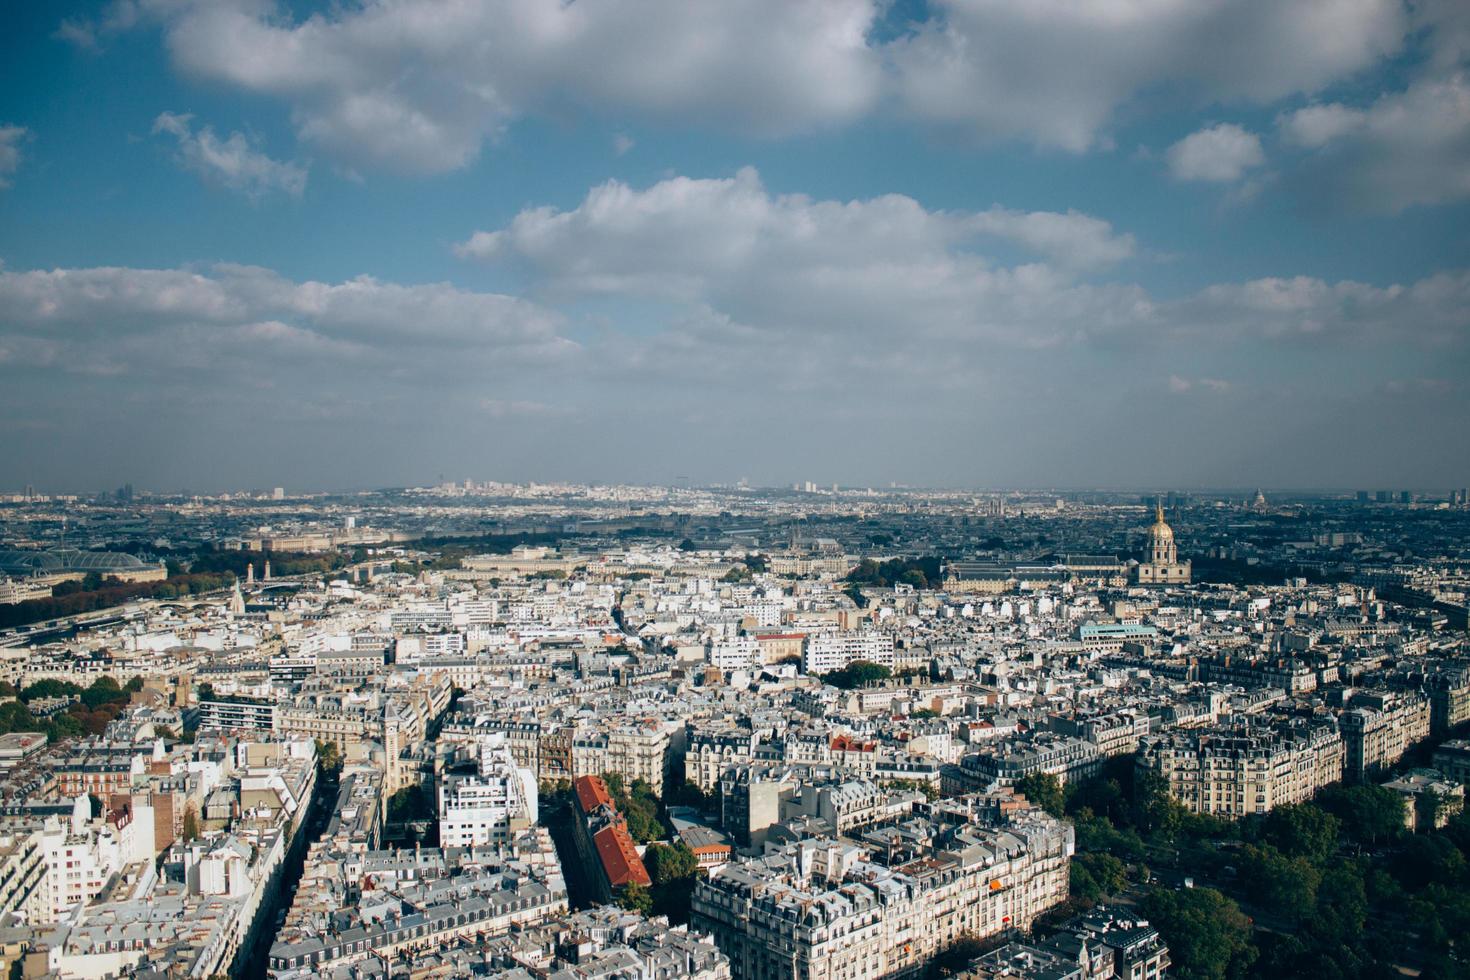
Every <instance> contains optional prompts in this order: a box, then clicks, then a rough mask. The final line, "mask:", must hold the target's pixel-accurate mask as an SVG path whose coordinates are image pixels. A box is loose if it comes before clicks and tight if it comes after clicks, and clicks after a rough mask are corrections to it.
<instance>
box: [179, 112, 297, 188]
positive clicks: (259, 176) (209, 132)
mask: <svg viewBox="0 0 1470 980" xmlns="http://www.w3.org/2000/svg"><path fill="white" fill-rule="evenodd" d="M192 119H193V117H192V116H189V115H179V114H177V113H172V112H165V113H161V114H160V115H159V117H158V118H157V119H155V120H154V122H153V132H154V134H155V135H156V134H159V133H167V134H168V135H170V136H172V137H174V139H175V140H177V141H178V148H179V149H178V158H179V163H180V165H182V166H183V167H185V168H186V169H189V170H192V171H194V172H195V173H197V174H199V175H200V176H201V177H203V178H204V179H205V180H207V181H211V182H213V183H217V184H220V185H221V186H223V187H227V188H229V189H230V190H234V191H240V192H241V193H243V194H245V195H246V196H247V197H250V198H252V199H259V198H261V197H263V196H264V195H266V194H268V193H270V192H271V191H277V190H278V191H281V192H283V193H285V194H289V195H290V196H291V197H300V196H301V195H302V193H303V192H304V191H305V190H306V168H305V167H303V166H300V165H298V164H295V163H283V162H280V161H278V160H272V159H271V158H270V157H268V156H266V155H265V154H264V153H262V152H260V151H259V150H257V149H255V148H254V147H253V146H252V145H251V141H250V140H249V139H247V138H246V137H245V134H244V133H239V132H236V133H231V134H230V135H229V137H228V138H226V139H220V138H219V137H218V136H216V135H215V133H214V130H213V129H211V128H210V127H208V126H204V127H201V128H200V129H199V131H198V132H197V133H196V132H194V131H193V129H192V128H191V127H190V122H191V121H192Z"/></svg>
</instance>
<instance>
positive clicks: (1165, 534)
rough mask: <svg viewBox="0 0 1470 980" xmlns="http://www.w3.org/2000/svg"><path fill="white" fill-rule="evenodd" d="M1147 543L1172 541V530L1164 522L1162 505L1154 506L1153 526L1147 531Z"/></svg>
mask: <svg viewBox="0 0 1470 980" xmlns="http://www.w3.org/2000/svg"><path fill="white" fill-rule="evenodd" d="M1148 539H1149V541H1158V542H1163V541H1173V540H1174V529H1173V528H1172V527H1170V526H1169V525H1168V524H1167V523H1166V522H1165V521H1164V507H1163V505H1162V504H1159V505H1157V506H1156V509H1155V511H1154V523H1153V526H1152V527H1150V528H1149V529H1148Z"/></svg>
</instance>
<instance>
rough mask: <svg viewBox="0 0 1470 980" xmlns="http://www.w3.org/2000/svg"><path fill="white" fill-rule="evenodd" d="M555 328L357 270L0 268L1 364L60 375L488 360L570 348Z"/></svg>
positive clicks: (515, 303)
mask: <svg viewBox="0 0 1470 980" xmlns="http://www.w3.org/2000/svg"><path fill="white" fill-rule="evenodd" d="M560 325H561V318H560V317H559V316H558V315H556V314H554V313H552V312H550V311H548V310H545V309H542V308H540V307H538V306H536V305H535V304H532V303H528V302H526V301H524V300H521V299H517V298H515V297H511V296H502V295H497V294H487V293H471V292H466V291H463V290H460V289H457V288H455V287H453V286H449V285H447V284H431V285H422V286H405V285H398V284H394V283H385V282H381V281H379V280H376V279H373V278H371V277H367V276H362V277H358V278H356V279H349V280H347V281H345V282H341V283H322V282H313V281H307V282H293V281H291V280H289V279H286V278H283V277H282V276H280V275H277V274H276V273H274V272H271V271H270V270H267V269H261V268H257V267H252V266H234V265H217V266H213V267H211V268H209V269H206V270H203V271H195V270H189V269H130V268H109V267H101V268H89V269H52V270H33V271H27V272H7V271H0V340H3V341H4V342H5V344H6V346H7V347H8V348H10V349H11V352H12V358H11V359H12V361H15V360H16V356H17V355H16V351H20V352H21V353H22V354H23V355H24V357H25V359H26V360H27V361H28V363H31V364H34V365H38V366H51V367H57V368H60V369H63V370H87V369H88V368H89V366H94V367H95V365H99V364H106V365H109V366H111V368H112V369H113V370H115V372H122V371H142V372H158V371H163V372H167V371H171V370H174V369H177V368H180V367H190V368H194V369H198V370H200V371H202V372H204V373H205V374H209V373H211V372H213V371H217V370H219V369H220V368H221V367H222V366H223V365H225V364H229V365H230V370H235V369H236V368H237V367H240V366H242V365H243V366H252V365H253V366H255V367H262V366H264V367H268V368H269V369H270V370H272V371H274V370H284V369H286V368H287V367H290V368H292V369H309V370H311V371H316V370H318V368H319V367H320V366H321V365H322V364H323V363H329V364H331V365H333V370H341V371H346V370H347V369H348V367H349V366H355V367H356V369H358V370H363V371H370V372H371V371H391V372H399V373H402V372H423V373H430V372H434V371H443V370H446V369H450V368H452V369H454V370H465V371H471V370H485V369H487V368H497V369H498V368H499V367H500V366H503V365H510V364H528V363H544V362H548V361H558V360H562V359H564V358H566V357H568V356H571V355H573V354H575V352H576V351H577V349H578V347H577V345H576V344H574V343H573V342H571V341H569V340H566V339H564V338H563V337H561V336H560V335H559V329H560ZM446 349H450V350H452V351H453V352H454V355H453V357H451V358H448V359H446V358H445V355H444V351H445V350H446ZM220 354H227V355H228V357H227V358H225V359H223V360H216V356H217V355H220ZM344 377H345V375H344Z"/></svg>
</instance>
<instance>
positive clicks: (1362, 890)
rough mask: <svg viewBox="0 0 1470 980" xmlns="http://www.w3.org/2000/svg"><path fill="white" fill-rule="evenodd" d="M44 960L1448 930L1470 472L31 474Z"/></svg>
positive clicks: (40, 955)
mask: <svg viewBox="0 0 1470 980" xmlns="http://www.w3.org/2000/svg"><path fill="white" fill-rule="evenodd" d="M0 535H3V548H0V574H3V576H4V577H3V580H0V590H3V591H0V597H3V599H0V601H3V603H4V605H0V614H3V616H4V623H5V629H4V631H3V633H0V670H3V687H0V691H3V693H4V702H3V704H0V720H3V728H4V731H5V733H6V734H4V735H3V736H0V766H3V776H0V864H3V872H0V882H3V887H0V916H3V920H0V921H3V925H0V937H3V946H0V951H3V957H4V960H5V962H6V963H8V964H11V968H12V969H13V970H15V971H18V972H16V973H15V974H13V975H18V976H26V977H39V976H57V977H89V978H103V977H110V976H123V975H129V976H144V977H213V976H217V975H230V976H242V977H252V978H253V977H261V976H270V977H279V978H304V977H315V976H321V977H332V978H341V980H347V978H358V977H381V978H384V980H388V978H398V977H413V978H418V977H477V976H478V977H495V978H504V980H510V978H515V980H523V978H536V977H543V978H555V980H572V978H622V977H650V978H651V977H686V976H687V977H698V978H709V980H715V978H737V980H756V978H773V977H791V978H793V980H817V978H832V980H838V978H841V980H851V978H870V977H871V978H877V977H893V976H915V977H918V976H926V977H938V976H949V977H962V978H975V980H979V978H1015V980H1073V978H1076V980H1090V978H1106V977H1120V978H1127V980H1158V978H1162V977H1165V976H1171V975H1172V976H1177V977H1187V978H1218V980H1225V978H1234V977H1247V976H1280V975H1283V974H1294V973H1305V972H1318V971H1325V972H1327V973H1329V974H1335V975H1349V974H1358V975H1366V974H1375V973H1383V974H1385V975H1386V974H1389V973H1393V972H1408V973H1411V974H1417V975H1423V976H1427V977H1441V976H1444V977H1448V976H1461V975H1463V971H1464V960H1463V956H1464V949H1463V944H1462V942H1461V940H1462V939H1463V937H1464V936H1465V935H1466V934H1467V933H1466V929H1467V927H1470V869H1467V864H1466V855H1467V852H1470V814H1466V813H1465V811H1464V809H1463V802H1464V795H1465V782H1466V780H1467V779H1470V738H1467V736H1470V650H1467V647H1466V643H1467V632H1466V630H1467V625H1470V624H1467V599H1470V506H1467V501H1466V496H1465V491H1464V490H1458V489H1457V490H1450V491H1441V492H1437V493H1436V492H1421V491H1402V490H1394V491H1378V490H1374V491H1368V492H1354V493H1285V492H1282V493H1276V492H1270V493H1265V492H1261V491H1235V492H1223V493H1216V492H1206V491H1197V492H1189V493H1184V492H1161V493H1147V492H1135V493H1122V492H1115V491H1114V492H1109V491H1097V492H1080V493H1079V492H1075V491H1065V492H1063V491H1058V492H1046V493H1038V492H983V493H974V492H957V491H940V490H920V489H912V488H889V489H869V488H851V489H849V488H843V487H821V488H819V487H816V486H814V485H812V484H810V483H808V482H805V481H802V482H798V483H797V484H796V485H794V486H793V488H792V489H789V490H788V489H762V488H752V487H747V486H727V487H704V488H691V487H683V488H660V487H634V486H579V485H544V484H531V485H511V484H502V483H480V482H474V481H465V482H462V483H445V484H441V485H436V486H430V487H421V488H410V489H403V490H395V491H374V492H362V493H350V494H340V493H339V494H296V493H288V492H287V491H286V490H285V488H276V489H274V490H268V491H263V492H261V491H256V492H238V493H230V494H219V495H214V496H192V495H191V496H184V495H166V494H158V493H151V492H147V491H135V490H134V489H133V488H132V487H127V486H124V487H121V488H119V489H117V490H116V491H110V492H105V493H93V494H80V495H64V496H48V495H43V494H38V493H36V492H35V491H33V490H31V489H30V488H25V489H23V490H21V491H19V492H15V493H10V494H7V495H6V496H5V499H4V502H3V504H0Z"/></svg>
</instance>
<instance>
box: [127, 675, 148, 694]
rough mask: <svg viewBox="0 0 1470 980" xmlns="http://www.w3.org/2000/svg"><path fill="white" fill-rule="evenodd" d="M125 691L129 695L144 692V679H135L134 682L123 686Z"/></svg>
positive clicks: (131, 681)
mask: <svg viewBox="0 0 1470 980" xmlns="http://www.w3.org/2000/svg"><path fill="white" fill-rule="evenodd" d="M123 690H124V691H127V692H128V693H129V694H137V693H138V692H139V691H141V690H143V678H141V677H134V678H133V679H132V680H130V681H128V682H127V683H126V684H125V685H123Z"/></svg>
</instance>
